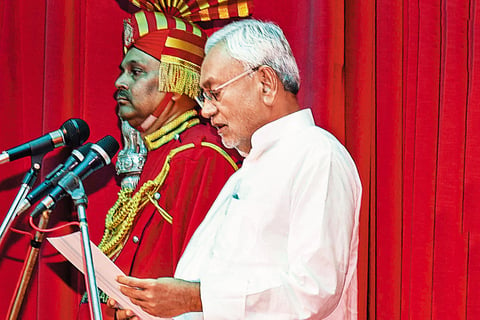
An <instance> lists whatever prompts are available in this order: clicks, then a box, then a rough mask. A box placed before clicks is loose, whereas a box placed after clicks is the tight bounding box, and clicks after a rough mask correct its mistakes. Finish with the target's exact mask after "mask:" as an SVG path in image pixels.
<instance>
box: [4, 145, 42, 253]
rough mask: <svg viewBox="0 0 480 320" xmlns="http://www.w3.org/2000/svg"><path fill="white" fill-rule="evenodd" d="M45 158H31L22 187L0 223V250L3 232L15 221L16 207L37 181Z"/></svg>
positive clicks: (37, 156) (40, 156)
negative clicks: (0, 223)
mask: <svg viewBox="0 0 480 320" xmlns="http://www.w3.org/2000/svg"><path fill="white" fill-rule="evenodd" d="M44 156H45V154H41V155H36V156H32V165H31V168H30V170H28V171H27V173H26V174H25V176H24V177H23V181H22V185H21V186H20V190H18V193H17V196H16V197H15V199H14V200H13V203H12V205H11V206H10V209H9V210H8V212H7V215H6V216H5V219H4V220H3V222H2V225H1V226H0V248H1V247H2V244H3V242H4V240H5V232H6V231H7V230H8V229H10V226H11V225H12V223H13V220H14V219H15V216H16V214H15V213H16V212H15V211H17V207H18V205H19V204H20V202H21V201H23V199H25V197H26V196H27V194H28V192H29V191H30V189H31V188H32V186H33V185H34V183H35V181H36V180H37V176H38V172H39V171H40V168H41V167H42V166H41V163H42V159H43V157H44Z"/></svg>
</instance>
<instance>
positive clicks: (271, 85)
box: [257, 66, 281, 105]
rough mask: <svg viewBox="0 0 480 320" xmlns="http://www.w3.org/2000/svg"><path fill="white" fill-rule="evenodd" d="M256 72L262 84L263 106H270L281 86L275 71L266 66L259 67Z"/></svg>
mask: <svg viewBox="0 0 480 320" xmlns="http://www.w3.org/2000/svg"><path fill="white" fill-rule="evenodd" d="M257 72H258V73H259V76H260V82H261V84H262V97H263V100H264V102H265V104H267V105H271V104H272V103H273V102H274V100H275V97H276V95H277V92H278V90H279V85H281V82H280V79H279V78H278V76H277V73H276V72H275V70H273V69H272V68H270V67H268V66H261V67H260V69H259V70H258V71H257Z"/></svg>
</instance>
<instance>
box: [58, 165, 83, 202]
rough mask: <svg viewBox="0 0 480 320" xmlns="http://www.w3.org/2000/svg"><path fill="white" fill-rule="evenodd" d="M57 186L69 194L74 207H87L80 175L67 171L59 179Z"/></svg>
mask: <svg viewBox="0 0 480 320" xmlns="http://www.w3.org/2000/svg"><path fill="white" fill-rule="evenodd" d="M58 186H60V187H61V188H62V189H63V190H65V192H66V193H68V194H69V195H70V197H71V198H72V200H73V204H74V205H75V207H78V206H79V205H82V206H84V207H85V208H86V207H87V205H88V197H87V194H86V193H85V189H84V188H83V183H82V179H80V177H79V176H77V175H76V174H75V173H74V172H72V171H69V172H68V173H67V174H66V175H65V176H64V177H63V178H62V179H60V181H59V182H58Z"/></svg>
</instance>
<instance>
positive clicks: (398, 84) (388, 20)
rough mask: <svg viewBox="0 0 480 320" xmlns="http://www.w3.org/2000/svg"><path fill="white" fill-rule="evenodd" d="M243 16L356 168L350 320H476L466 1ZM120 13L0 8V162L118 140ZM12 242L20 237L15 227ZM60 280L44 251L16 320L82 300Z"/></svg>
mask: <svg viewBox="0 0 480 320" xmlns="http://www.w3.org/2000/svg"><path fill="white" fill-rule="evenodd" d="M254 7H255V8H254V16H255V17H257V18H261V19H264V20H270V21H274V22H276V23H278V24H279V25H280V26H281V27H282V28H283V30H284V31H285V34H286V36H287V39H288V40H289V41H290V43H291V45H292V50H293V52H294V54H295V56H296V58H297V61H298V64H299V68H300V75H301V78H302V84H301V89H300V92H299V95H298V97H299V100H300V103H301V104H302V105H304V106H308V107H311V108H312V109H313V113H314V117H315V120H316V122H317V123H318V124H319V125H320V126H322V127H324V128H326V129H328V130H329V131H331V132H332V133H333V134H335V135H336V136H337V137H338V138H339V139H340V140H341V141H342V142H343V143H345V145H346V146H347V148H348V150H349V151H350V152H351V153H352V155H353V158H354V160H355V161H356V163H357V165H358V168H359V172H360V177H361V180H362V183H363V188H364V189H363V190H364V192H363V203H362V212H361V218H360V219H361V225H360V237H361V239H360V260H359V313H360V318H361V319H367V318H368V319H377V318H378V319H388V320H390V319H473V318H475V317H476V316H477V314H478V311H479V310H480V295H479V294H478V290H477V283H478V280H479V279H480V258H479V254H478V252H479V237H478V235H479V230H480V218H479V216H480V215H479V214H478V212H479V209H480V205H479V204H478V201H477V199H479V196H480V169H479V168H480V166H479V165H478V159H479V158H480V148H478V145H479V144H480V127H479V123H480V112H479V108H478V106H479V103H480V81H479V79H480V78H479V75H480V73H479V68H480V67H479V66H480V3H479V1H478V0H458V1H440V0H425V1H418V0H402V1H394V2H392V1H388V0H376V1H373V0H346V1H336V0H324V1H316V0H307V1H301V2H298V1H290V0H278V1H275V2H272V1H266V0H255V2H254ZM132 11H133V10H132V6H131V5H129V4H128V2H127V1H125V0H117V1H113V0H111V1H93V0H86V1H74V0H66V1H54V0H46V1H35V2H32V1H28V0H17V1H0V70H2V72H0V93H2V95H1V96H2V98H3V99H2V103H1V104H0V108H1V111H2V116H3V118H2V119H3V123H2V134H1V135H0V147H1V148H3V149H6V148H9V147H11V146H14V145H18V144H20V143H22V142H25V141H27V140H29V139H32V138H35V137H37V136H40V135H42V134H44V133H45V132H48V131H51V130H55V129H57V128H58V127H59V126H60V125H61V123H63V122H64V121H65V120H66V119H68V118H70V117H79V118H83V119H85V120H86V121H87V123H88V124H89V125H90V127H91V131H92V134H91V137H90V139H89V140H90V141H92V142H95V141H97V140H98V139H100V138H101V137H103V136H104V135H106V134H111V135H113V136H114V137H116V138H118V139H120V130H119V128H118V125H117V119H116V117H115V102H114V100H113V99H112V95H113V92H114V87H113V83H114V80H115V78H116V77H117V76H118V73H119V70H118V65H119V63H120V61H121V59H122V55H123V52H122V44H123V43H122V31H123V18H125V17H128V16H129V12H132ZM202 25H203V24H202ZM205 25H210V26H213V27H214V28H218V27H220V26H221V25H222V23H209V24H205ZM207 33H209V34H210V33H211V30H207ZM68 154H69V150H66V149H65V148H64V149H62V150H56V151H54V152H51V153H50V154H48V155H47V156H46V157H45V160H44V164H43V168H42V172H41V176H40V177H39V180H41V179H43V177H44V176H45V174H46V173H48V172H49V171H50V170H51V169H52V168H53V167H54V166H55V165H56V164H58V163H59V162H61V161H62V160H63V159H65V157H66V156H67V155H68ZM29 166H30V162H29V159H22V160H17V161H15V162H12V163H7V164H3V165H0V199H1V200H2V201H0V218H2V217H3V216H4V215H5V214H6V212H7V210H8V208H9V206H10V204H11V202H12V200H13V198H14V196H15V194H16V191H17V189H18V186H19V185H20V183H21V179H22V177H23V174H24V172H25V171H26V170H27V169H28V168H29ZM113 176H114V171H113V168H112V167H111V166H110V167H109V168H104V169H102V170H101V171H99V172H96V173H95V174H93V175H92V176H91V177H89V178H88V179H87V181H85V184H86V187H87V192H88V194H89V201H90V204H89V208H88V211H87V214H88V219H89V225H90V227H91V237H92V239H93V240H94V241H95V242H97V243H98V241H99V240H100V237H101V235H102V234H101V233H102V231H103V225H104V218H105V213H106V211H107V210H108V208H109V207H110V206H111V205H112V203H113V202H114V201H115V198H116V191H117V190H118V186H117V185H116V183H115V180H114V179H113ZM105 194H108V195H110V196H109V197H106V196H105ZM67 200H68V199H66V200H64V201H62V204H61V206H60V208H57V209H56V210H55V211H54V212H53V214H52V217H51V221H50V225H51V226H53V225H58V224H60V223H62V222H64V221H70V220H72V219H74V217H73V216H72V214H71V208H70V206H71V205H70V203H69V201H67ZM15 226H16V227H18V228H23V229H24V230H28V231H30V230H31V229H30V228H29V226H28V224H27V223H26V221H25V216H22V217H19V218H18V221H17V222H16V223H15ZM63 232H64V233H65V232H68V230H64V231H63ZM60 233H61V232H60ZM57 234H58V233H57ZM28 246H29V238H28V237H25V236H23V235H18V234H15V233H13V232H10V233H9V235H8V241H7V244H6V246H4V248H0V250H1V252H0V274H1V275H2V286H1V289H0V318H4V317H5V315H6V312H7V309H8V303H9V301H10V299H11V296H12V293H13V291H14V287H15V283H16V281H17V278H18V276H19V274H20V270H21V267H22V265H23V259H24V257H25V254H26V250H27V249H28ZM74 272H75V270H72V267H71V266H70V265H69V264H68V263H66V262H64V261H63V260H62V258H61V257H59V256H58V254H57V253H56V252H55V251H54V250H53V248H51V247H50V246H49V245H48V244H44V245H43V247H42V250H41V257H40V260H39V263H38V265H37V267H36V270H35V272H34V275H33V277H32V282H31V285H30V288H29V290H28V293H27V297H26V299H25V304H24V310H23V318H24V319H70V318H71V313H72V310H74V309H75V308H76V306H77V303H78V300H77V299H78V297H76V296H75V292H76V290H78V287H80V286H82V285H83V284H82V283H81V281H82V279H81V278H78V277H72V273H74ZM77 278H78V279H77ZM51 297H53V298H51ZM59 301H61V306H62V307H61V308H57V306H58V305H59V304H58V303H59Z"/></svg>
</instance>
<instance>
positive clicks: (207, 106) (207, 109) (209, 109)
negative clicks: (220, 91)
mask: <svg viewBox="0 0 480 320" xmlns="http://www.w3.org/2000/svg"><path fill="white" fill-rule="evenodd" d="M217 111H218V110H217V107H216V106H215V104H214V103H213V102H212V101H210V100H208V99H205V102H204V103H203V107H202V110H201V113H202V116H203V117H204V118H207V119H208V118H210V117H212V116H213V115H215V113H217Z"/></svg>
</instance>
